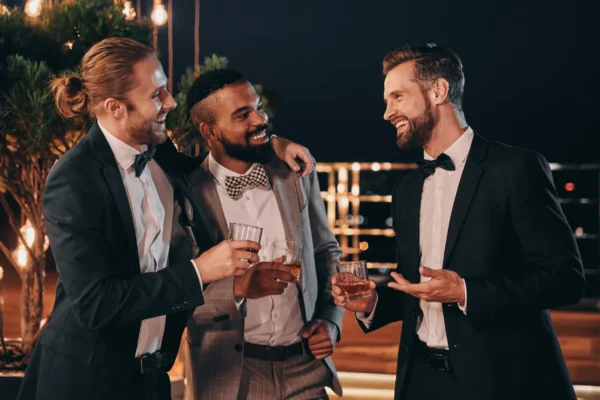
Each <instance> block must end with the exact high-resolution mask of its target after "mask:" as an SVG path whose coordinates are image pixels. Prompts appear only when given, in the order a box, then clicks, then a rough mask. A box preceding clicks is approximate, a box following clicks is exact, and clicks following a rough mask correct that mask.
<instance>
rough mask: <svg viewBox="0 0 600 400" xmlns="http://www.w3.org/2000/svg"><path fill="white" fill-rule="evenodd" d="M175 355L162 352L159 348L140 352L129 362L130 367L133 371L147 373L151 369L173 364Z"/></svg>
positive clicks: (160, 368)
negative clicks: (143, 352)
mask: <svg viewBox="0 0 600 400" xmlns="http://www.w3.org/2000/svg"><path fill="white" fill-rule="evenodd" d="M175 357H176V355H175V354H173V353H170V352H166V353H163V352H161V351H160V350H158V351H155V352H154V353H149V354H142V355H141V356H139V357H136V358H135V359H134V360H133V361H132V362H131V363H130V368H131V369H133V370H134V371H135V372H139V373H141V374H147V373H148V372H152V371H159V370H163V369H166V368H168V367H170V366H171V365H173V363H174V362H175Z"/></svg>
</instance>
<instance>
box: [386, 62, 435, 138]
mask: <svg viewBox="0 0 600 400" xmlns="http://www.w3.org/2000/svg"><path fill="white" fill-rule="evenodd" d="M383 98H384V102H385V103H386V109H385V113H384V115H383V118H384V119H385V120H386V121H389V122H390V123H391V124H392V125H394V127H395V129H396V143H397V144H398V147H400V148H416V147H425V145H426V144H427V143H428V142H429V140H430V139H431V134H432V131H433V127H434V124H435V121H434V117H433V114H432V111H431V103H430V101H429V98H428V97H427V95H426V93H425V92H424V90H423V88H422V87H421V85H419V83H418V81H417V80H416V78H415V74H414V62H413V61H409V62H404V63H402V64H399V65H398V66H396V67H395V68H393V69H392V70H390V71H389V72H388V73H387V75H386V78H385V82H384V93H383Z"/></svg>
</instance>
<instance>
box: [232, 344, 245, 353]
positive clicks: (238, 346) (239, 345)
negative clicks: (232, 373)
mask: <svg viewBox="0 0 600 400" xmlns="http://www.w3.org/2000/svg"><path fill="white" fill-rule="evenodd" d="M233 348H234V349H235V351H237V352H238V353H239V352H240V351H242V349H243V347H242V345H241V344H239V343H238V344H236V345H235V346H233Z"/></svg>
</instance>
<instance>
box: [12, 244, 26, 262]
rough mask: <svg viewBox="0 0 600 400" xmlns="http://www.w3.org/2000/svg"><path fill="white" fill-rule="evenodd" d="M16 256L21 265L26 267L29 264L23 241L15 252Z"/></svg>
mask: <svg viewBox="0 0 600 400" xmlns="http://www.w3.org/2000/svg"><path fill="white" fill-rule="evenodd" d="M14 257H15V258H16V259H17V264H19V267H21V268H25V267H26V266H27V249H26V248H25V246H23V243H21V244H20V245H19V246H18V247H17V249H16V250H15V252H14Z"/></svg>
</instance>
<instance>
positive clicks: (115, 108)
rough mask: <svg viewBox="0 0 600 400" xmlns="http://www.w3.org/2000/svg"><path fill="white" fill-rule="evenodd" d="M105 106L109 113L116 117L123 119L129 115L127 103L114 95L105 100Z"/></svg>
mask: <svg viewBox="0 0 600 400" xmlns="http://www.w3.org/2000/svg"><path fill="white" fill-rule="evenodd" d="M103 108H104V111H105V112H106V113H107V114H108V115H110V116H112V117H113V118H115V119H122V118H123V117H125V115H127V107H126V106H125V103H123V102H122V101H120V100H117V99H114V98H112V97H109V98H108V99H106V100H104V104H103Z"/></svg>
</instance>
